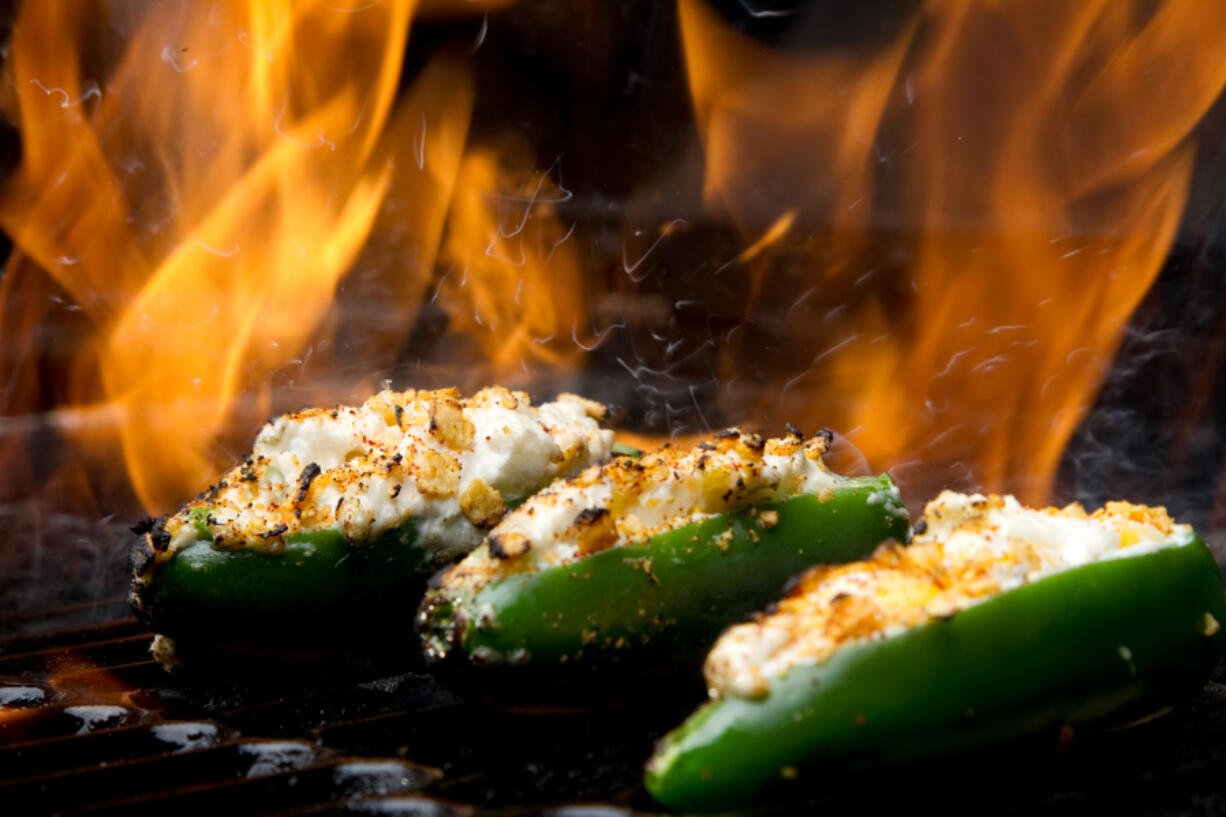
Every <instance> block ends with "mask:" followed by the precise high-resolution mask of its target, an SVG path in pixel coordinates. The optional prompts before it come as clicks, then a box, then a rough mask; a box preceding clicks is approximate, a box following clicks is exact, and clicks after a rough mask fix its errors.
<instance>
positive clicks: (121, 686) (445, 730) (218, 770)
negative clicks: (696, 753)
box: [0, 599, 1226, 817]
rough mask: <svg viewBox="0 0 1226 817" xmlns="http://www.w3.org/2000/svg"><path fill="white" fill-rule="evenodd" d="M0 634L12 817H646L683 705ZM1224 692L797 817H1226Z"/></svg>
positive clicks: (45, 628)
mask: <svg viewBox="0 0 1226 817" xmlns="http://www.w3.org/2000/svg"><path fill="white" fill-rule="evenodd" d="M0 627H2V628H3V630H0V812H3V813H5V814H27V813H28V814H124V815H129V814H160V815H165V814H167V813H174V812H175V811H176V810H177V811H187V812H190V813H212V814H225V815H246V814H277V815H281V814H285V815H289V814H419V815H474V817H475V816H477V815H503V816H504V817H511V815H519V814H528V813H548V814H553V815H556V817H563V816H564V815H569V817H580V815H584V816H585V817H597V815H628V814H638V813H650V812H651V811H652V807H651V805H650V802H649V801H648V800H647V799H646V797H645V795H644V794H643V793H642V791H641V790H640V788H639V785H638V779H639V774H640V768H641V763H642V761H643V759H644V758H645V757H646V755H647V754H648V753H649V752H650V749H651V745H652V741H653V740H654V739H655V737H657V736H658V735H659V734H660V733H661V732H662V731H664V730H665V729H667V728H668V727H669V726H671V725H673V724H675V723H676V722H678V720H679V719H680V718H681V717H682V716H683V715H684V713H685V712H686V711H688V709H689V707H690V706H691V705H692V703H693V702H692V701H689V702H675V703H672V704H667V705H666V704H659V703H657V704H653V705H643V706H638V707H633V708H628V707H627V708H620V709H608V710H602V711H593V712H583V713H576V712H570V713H558V712H555V713H541V712H535V713H525V712H508V711H504V710H498V709H494V708H491V707H488V706H485V705H482V704H479V703H472V702H466V701H463V700H461V699H460V698H458V697H456V696H455V695H453V694H452V693H450V692H448V691H447V690H446V689H444V688H443V687H441V686H439V685H438V684H437V682H436V681H435V680H434V679H433V678H431V677H430V676H429V675H427V674H425V673H423V672H422V671H421V669H420V668H405V667H389V666H387V665H384V666H381V667H375V666H368V667H365V668H363V667H347V668H341V669H339V670H338V669H337V668H336V667H326V666H321V665H311V666H307V665H303V666H302V667H300V668H299V669H298V670H297V671H290V672H288V673H286V672H284V671H282V672H280V673H279V674H277V675H276V676H275V677H274V676H270V675H268V674H266V673H263V672H256V671H251V670H250V668H248V670H246V671H244V670H243V669H242V668H237V669H235V670H234V671H232V673H231V676H230V677H229V678H225V676H224V675H221V676H219V677H220V680H219V678H213V679H212V680H209V681H202V680H199V679H197V680H191V679H189V678H181V677H179V678H176V677H171V676H169V675H167V674H166V673H164V672H163V671H162V670H161V669H160V668H159V667H158V666H157V665H155V664H154V663H153V662H152V661H151V660H150V659H149V657H148V644H149V639H150V636H149V634H148V633H147V632H146V631H145V629H144V628H143V626H142V625H141V624H140V623H139V622H137V621H136V620H135V619H133V618H131V617H129V616H128V615H127V610H126V607H125V606H124V603H123V600H122V599H112V600H107V601H104V602H95V603H83V604H78V605H74V606H69V607H61V608H58V609H54V610H45V611H39V612H37V613H32V614H28V615H19V616H9V617H7V618H5V619H3V620H0ZM243 672H245V677H242V678H239V677H237V676H238V675H239V674H240V673H243ZM1223 682H1226V673H1219V674H1218V676H1217V678H1215V680H1214V681H1211V682H1210V683H1209V684H1208V685H1207V686H1206V687H1205V688H1204V689H1203V690H1202V691H1201V692H1200V693H1199V695H1198V696H1196V697H1195V698H1194V699H1193V700H1191V701H1188V702H1186V703H1184V704H1183V705H1181V706H1180V707H1178V708H1176V710H1175V711H1174V712H1173V713H1171V714H1170V715H1168V716H1166V717H1164V718H1160V719H1158V720H1155V721H1153V722H1150V723H1147V724H1144V725H1141V726H1138V727H1136V728H1132V729H1128V730H1121V731H1117V732H1114V733H1108V734H1102V735H1093V736H1077V737H1076V738H1075V739H1074V740H1073V741H1072V744H1071V746H1060V745H1059V743H1058V741H1057V740H1056V738H1055V737H1054V736H1052V737H1051V739H1050V740H1046V739H1045V740H1043V741H1038V742H1036V743H1034V744H1030V745H1026V746H1017V747H1012V748H1008V749H1003V748H998V749H996V750H993V751H991V752H986V753H983V752H981V753H979V755H977V756H976V757H973V758H958V759H954V760H952V761H943V762H940V763H931V764H927V765H922V766H914V767H909V768H903V769H894V770H889V771H882V770H878V771H875V772H871V773H866V774H864V775H860V776H853V777H847V778H843V779H841V780H839V781H836V782H837V784H838V785H837V787H834V786H830V785H826V786H822V787H820V788H819V787H817V786H815V787H814V798H815V799H814V800H812V801H811V802H809V803H807V804H806V805H807V806H809V807H813V808H819V809H821V810H823V811H826V810H829V809H835V808H838V809H851V808H854V809H857V810H863V809H864V808H866V807H870V808H873V809H877V808H887V807H909V808H914V807H915V806H917V805H921V804H923V803H930V804H938V803H939V804H940V805H941V807H942V808H943V809H945V810H948V811H954V812H967V813H974V812H982V811H985V810H987V811H992V812H1001V811H1004V812H1016V813H1020V812H1030V811H1033V810H1035V809H1038V808H1042V809H1044V810H1045V811H1052V810H1055V811H1064V812H1068V813H1083V812H1085V811H1086V810H1088V809H1093V810H1096V811H1097V810H1099V809H1105V808H1114V809H1118V810H1120V811H1123V812H1126V813H1133V814H1136V813H1152V814H1171V813H1177V814H1178V813H1187V814H1200V813H1222V812H1226V784H1223V782H1222V781H1223V780H1226V774H1224V773H1226V684H1224V683H1223ZM1066 738H1067V736H1066ZM746 751H752V748H751V747H747V749H746ZM883 781H886V782H885V783H884V784H883ZM795 810H796V806H795V805H785V804H764V809H763V811H764V812H770V813H779V814H784V813H795Z"/></svg>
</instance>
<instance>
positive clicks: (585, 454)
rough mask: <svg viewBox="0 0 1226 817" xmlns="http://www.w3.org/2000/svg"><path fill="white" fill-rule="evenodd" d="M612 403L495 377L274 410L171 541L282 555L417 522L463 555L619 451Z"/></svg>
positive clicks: (173, 523) (423, 535)
mask: <svg viewBox="0 0 1226 817" xmlns="http://www.w3.org/2000/svg"><path fill="white" fill-rule="evenodd" d="M603 415H604V407H603V406H600V405H599V404H597V403H593V402H592V401H588V400H584V399H582V398H578V397H574V396H571V395H562V396H561V397H559V399H558V400H557V401H556V402H552V403H546V404H544V405H541V406H539V407H534V406H532V405H531V403H530V401H529V399H528V396H527V395H526V394H524V393H522V392H510V391H507V390H506V389H502V388H498V387H493V388H488V389H484V390H482V391H481V392H479V393H478V394H476V395H474V396H473V397H471V398H467V399H463V398H460V397H459V393H458V392H457V391H455V390H443V391H434V392H415V391H408V392H393V391H384V392H381V393H379V394H377V395H375V396H373V397H371V398H370V399H369V400H367V401H366V403H364V404H363V405H362V406H357V407H354V406H339V407H337V408H335V409H307V410H303V411H300V412H296V413H293V414H287V415H283V416H281V417H277V418H274V419H273V420H271V421H270V422H269V423H268V424H267V425H265V426H264V428H263V429H262V430H261V431H260V432H259V434H258V436H257V437H256V441H255V445H254V447H253V450H252V453H251V456H250V457H248V458H247V460H246V461H245V462H244V463H243V464H242V465H240V466H239V467H237V468H235V469H233V470H232V471H231V472H229V473H228V474H226V475H225V476H224V477H223V478H222V480H221V481H220V482H219V483H218V484H217V485H216V486H214V487H213V488H210V489H209V491H206V492H205V493H204V494H202V495H201V497H198V498H197V499H196V500H193V501H192V502H190V503H188V504H187V505H185V506H184V507H183V508H182V509H181V510H180V511H179V512H178V513H177V514H175V515H174V516H173V517H171V518H170V519H168V520H167V522H166V530H167V532H168V533H169V534H170V537H171V539H170V549H171V550H172V552H173V551H174V550H177V549H180V548H182V547H186V546H187V545H188V544H191V543H192V542H195V541H197V540H198V539H200V538H207V537H211V538H212V540H213V542H214V544H215V545H216V546H218V547H231V548H238V547H247V548H252V549H256V550H263V551H266V552H277V551H278V550H279V549H280V548H283V547H284V537H285V536H287V535H292V534H294V533H297V532H301V531H313V530H335V531H337V532H339V533H341V534H342V535H343V536H345V537H346V538H347V539H348V540H349V541H351V542H354V543H355V544H361V543H362V542H366V541H370V540H372V539H374V538H375V537H377V536H379V535H380V534H381V533H383V532H385V531H388V530H392V529H395V528H398V527H400V526H401V525H404V524H405V523H406V522H408V521H409V520H413V521H414V523H415V524H416V526H417V535H418V541H419V543H420V544H422V545H423V546H424V547H426V548H427V549H429V550H430V551H431V552H432V553H433V554H434V557H435V560H436V561H438V562H444V561H447V560H450V559H452V558H454V557H455V556H458V555H461V554H463V553H466V552H467V551H469V550H471V549H472V548H473V547H475V546H476V545H477V544H478V543H479V542H480V541H481V539H482V538H483V536H484V532H485V529H487V528H488V527H490V526H492V525H493V524H494V523H495V522H496V521H497V519H498V518H500V517H501V515H502V514H503V513H504V512H505V505H504V500H506V499H519V498H522V497H525V496H528V495H530V494H532V493H534V492H535V491H537V490H539V489H540V488H541V487H543V486H544V485H546V484H547V483H548V482H549V481H550V480H552V479H554V478H556V477H559V476H566V475H569V474H573V473H575V472H577V471H580V470H582V469H583V468H585V467H587V466H588V465H591V464H593V463H599V462H603V461H605V460H607V459H608V458H609V456H610V454H611V448H612V443H613V433H612V432H611V431H609V430H606V429H602V428H601V427H600V423H599V420H600V419H601V418H602V417H603Z"/></svg>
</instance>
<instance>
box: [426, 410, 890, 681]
mask: <svg viewBox="0 0 1226 817" xmlns="http://www.w3.org/2000/svg"><path fill="white" fill-rule="evenodd" d="M830 439H831V435H830V433H829V432H823V433H821V434H819V435H817V436H815V437H813V438H812V439H810V440H808V441H807V442H806V441H805V440H804V439H803V437H802V435H801V434H800V432H799V431H795V430H792V433H789V435H788V436H787V437H784V438H782V439H774V440H764V439H763V438H762V437H760V436H759V435H757V434H752V433H745V432H742V431H738V430H736V429H730V430H728V431H724V432H721V433H720V434H718V435H716V437H715V438H714V439H713V440H712V441H710V442H706V443H702V444H700V445H699V446H697V447H696V448H694V449H692V450H685V451H683V450H678V449H676V448H673V447H671V446H665V447H664V448H662V449H660V450H658V451H655V452H652V453H649V454H645V455H643V456H641V457H638V458H635V457H629V456H622V457H616V458H614V459H613V460H612V461H610V462H609V463H607V464H605V465H603V466H594V467H591V468H589V469H587V470H586V471H584V472H583V473H581V474H579V475H578V476H576V477H573V478H571V479H569V480H565V481H559V482H555V483H554V484H553V485H551V486H550V487H549V488H547V489H546V490H544V491H542V492H541V493H539V494H537V495H536V496H534V497H532V498H530V499H529V500H528V501H527V502H525V503H524V504H523V505H522V506H520V507H519V508H517V509H515V510H514V511H512V512H511V513H509V514H508V515H507V517H506V518H505V519H503V520H502V522H501V523H499V525H498V526H497V527H496V528H494V530H493V531H491V532H490V535H489V537H488V539H487V540H486V542H485V543H484V544H482V545H481V546H480V547H478V548H477V549H476V550H474V551H473V552H472V553H471V554H469V555H468V556H467V557H466V558H465V559H464V560H463V561H461V562H460V563H459V564H457V565H455V566H454V567H452V568H451V569H450V570H448V571H447V572H446V573H445V574H443V575H442V576H441V577H440V579H439V580H438V581H437V585H438V586H437V587H435V588H433V589H431V590H430V591H429V592H428V593H427V596H426V598H425V600H424V601H423V603H422V608H421V612H420V613H419V617H418V627H419V631H420V632H421V635H422V640H423V645H424V648H425V651H426V654H427V657H428V658H429V659H433V660H435V661H439V660H441V659H449V663H450V665H451V667H452V668H453V669H457V668H458V669H459V670H460V671H461V673H462V674H467V675H469V677H470V678H472V677H479V678H480V681H478V683H479V684H482V685H483V686H484V689H483V691H485V692H492V694H493V696H494V697H497V695H498V692H501V691H505V690H506V689H507V688H510V687H515V686H516V681H519V680H524V681H525V683H524V684H523V686H525V687H532V688H534V689H535V690H536V691H543V690H548V692H545V694H546V695H555V694H556V693H557V690H558V688H559V687H568V690H569V692H571V693H574V694H577V695H578V696H580V697H582V696H584V695H587V694H591V695H593V696H595V693H594V687H592V686H591V684H590V683H588V682H585V683H582V684H574V683H572V681H573V680H574V678H575V674H576V673H579V674H581V675H584V676H585V677H586V678H588V680H589V681H590V680H591V679H594V678H595V679H598V680H599V681H602V682H609V683H616V682H617V679H619V678H620V679H624V678H625V677H627V676H628V675H629V674H634V675H636V676H641V675H644V674H646V675H660V674H676V672H677V671H678V670H679V671H680V672H682V673H692V674H693V678H694V680H696V681H697V680H698V667H699V666H700V663H701V657H702V655H703V654H704V653H705V651H706V648H707V647H708V646H709V645H710V643H711V641H712V640H714V638H715V636H716V635H717V634H718V633H719V631H720V630H721V629H722V628H723V627H725V626H727V625H728V624H729V623H732V622H735V621H737V620H739V619H741V618H743V617H744V616H746V615H747V614H749V613H750V612H751V611H753V610H754V609H756V608H758V607H759V606H761V605H762V604H764V603H765V602H766V601H767V600H769V599H770V598H772V597H775V596H777V595H778V594H779V593H780V591H781V590H782V588H783V586H784V584H785V583H786V582H787V580H788V579H789V578H790V577H791V576H793V575H794V574H796V573H798V572H799V571H801V570H803V569H804V568H806V567H808V566H810V565H813V564H816V563H820V562H829V561H845V560H849V559H855V558H858V557H861V556H863V555H865V554H866V553H868V552H870V551H871V550H872V549H873V548H874V547H875V546H876V545H877V544H878V543H880V542H881V541H883V540H885V539H889V538H891V537H894V538H906V536H907V533H908V530H909V521H908V517H907V512H906V509H905V507H904V506H903V504H902V502H901V500H900V499H899V496H898V491H897V488H896V487H895V485H894V483H893V482H892V481H891V480H890V478H889V477H888V476H881V477H857V478H845V477H840V476H837V475H835V474H833V473H831V472H830V471H829V470H828V469H827V467H826V465H825V463H824V462H823V460H822V455H823V454H824V453H825V452H826V449H827V447H828V445H829V443H830ZM457 665H458V666H457ZM446 666H447V664H444V668H445V667H446ZM477 669H479V670H481V672H475V671H474V670H477ZM453 677H454V676H453ZM527 679H531V680H527ZM599 686H602V687H603V684H601V685H599ZM495 687H497V688H498V689H497V690H495V689H494V688H495ZM514 694H515V693H512V695H514Z"/></svg>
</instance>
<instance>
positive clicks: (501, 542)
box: [489, 533, 532, 560]
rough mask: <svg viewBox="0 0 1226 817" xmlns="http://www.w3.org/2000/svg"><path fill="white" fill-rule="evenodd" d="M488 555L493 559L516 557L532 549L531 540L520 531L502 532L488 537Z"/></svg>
mask: <svg viewBox="0 0 1226 817" xmlns="http://www.w3.org/2000/svg"><path fill="white" fill-rule="evenodd" d="M489 542H490V555H491V556H493V557H494V558H495V559H503V560H506V559H518V558H519V557H520V556H523V555H524V554H525V553H527V552H528V551H529V550H531V549H532V542H531V541H529V539H528V537H527V536H524V535H523V534H522V533H503V534H499V535H498V536H491V537H490V540H489Z"/></svg>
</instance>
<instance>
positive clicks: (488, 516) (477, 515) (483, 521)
mask: <svg viewBox="0 0 1226 817" xmlns="http://www.w3.org/2000/svg"><path fill="white" fill-rule="evenodd" d="M460 510H461V511H463V512H464V515H465V516H467V517H468V521H469V522H472V523H473V525H475V526H476V527H478V528H492V527H494V526H495V525H497V524H498V522H499V520H501V519H502V517H503V516H504V515H505V514H506V512H507V506H506V504H505V503H504V502H503V501H502V494H500V493H498V491H497V490H495V489H494V488H491V487H490V486H489V485H487V484H485V482H484V481H482V480H480V479H474V480H473V481H472V482H471V483H469V485H468V487H467V488H466V489H464V493H463V494H461V495H460Z"/></svg>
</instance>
